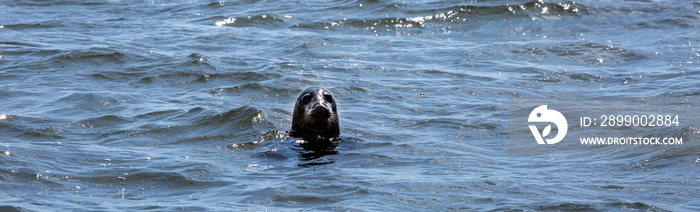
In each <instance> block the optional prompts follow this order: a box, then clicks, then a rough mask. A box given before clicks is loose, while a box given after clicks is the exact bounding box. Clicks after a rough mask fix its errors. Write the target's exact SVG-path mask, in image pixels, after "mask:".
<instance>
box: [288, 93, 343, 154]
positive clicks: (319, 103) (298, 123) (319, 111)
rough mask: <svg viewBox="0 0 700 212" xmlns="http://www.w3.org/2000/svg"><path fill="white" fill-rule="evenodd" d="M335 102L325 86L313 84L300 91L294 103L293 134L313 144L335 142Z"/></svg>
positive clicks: (337, 131)
mask: <svg viewBox="0 0 700 212" xmlns="http://www.w3.org/2000/svg"><path fill="white" fill-rule="evenodd" d="M335 104H336V102H335V99H334V98H333V94H331V92H330V91H328V90H326V89H325V88H322V87H318V86H313V87H308V88H306V89H304V90H303V91H301V93H299V97H297V101H296V103H295V104H294V114H293V115H292V131H293V135H294V136H295V137H300V138H303V139H304V140H306V141H307V142H309V144H311V143H315V144H314V145H317V144H319V145H320V144H321V143H324V142H323V141H325V143H329V144H331V145H332V144H333V143H335V142H334V140H336V138H337V137H338V135H340V126H339V124H338V111H337V109H336V106H335ZM335 145H337V143H335ZM333 147H335V146H333Z"/></svg>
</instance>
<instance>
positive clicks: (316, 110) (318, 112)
mask: <svg viewBox="0 0 700 212" xmlns="http://www.w3.org/2000/svg"><path fill="white" fill-rule="evenodd" d="M311 115H312V116H319V117H321V116H322V117H328V116H330V115H331V111H330V109H329V108H328V106H327V105H326V104H321V103H316V104H314V106H313V107H312V108H311Z"/></svg>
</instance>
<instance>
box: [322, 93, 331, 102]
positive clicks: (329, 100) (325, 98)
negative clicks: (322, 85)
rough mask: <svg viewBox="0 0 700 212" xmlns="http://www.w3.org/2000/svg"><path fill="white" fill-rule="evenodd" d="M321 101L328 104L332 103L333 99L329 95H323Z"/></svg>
mask: <svg viewBox="0 0 700 212" xmlns="http://www.w3.org/2000/svg"><path fill="white" fill-rule="evenodd" d="M323 99H324V100H326V102H328V103H333V97H332V96H331V95H330V94H323Z"/></svg>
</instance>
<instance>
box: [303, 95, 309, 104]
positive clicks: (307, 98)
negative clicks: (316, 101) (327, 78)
mask: <svg viewBox="0 0 700 212" xmlns="http://www.w3.org/2000/svg"><path fill="white" fill-rule="evenodd" d="M301 102H302V103H303V104H304V105H306V104H309V102H311V95H304V97H301Z"/></svg>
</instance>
